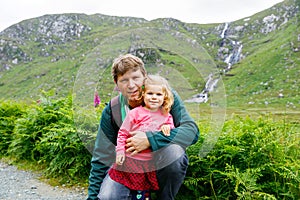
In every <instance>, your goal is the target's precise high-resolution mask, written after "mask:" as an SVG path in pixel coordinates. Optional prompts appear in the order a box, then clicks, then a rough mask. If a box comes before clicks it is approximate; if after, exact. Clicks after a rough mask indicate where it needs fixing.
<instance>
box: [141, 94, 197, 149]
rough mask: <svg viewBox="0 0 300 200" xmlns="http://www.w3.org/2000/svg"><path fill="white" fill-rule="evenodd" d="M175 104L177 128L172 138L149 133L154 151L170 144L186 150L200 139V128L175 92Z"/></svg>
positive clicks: (172, 109) (172, 113)
mask: <svg viewBox="0 0 300 200" xmlns="http://www.w3.org/2000/svg"><path fill="white" fill-rule="evenodd" d="M173 95H174V104H173V105H172V108H171V111H170V113H171V115H172V116H173V120H174V125H175V127H176V128H174V129H172V130H171V133H170V136H165V135H164V134H161V133H158V132H147V133H146V135H147V137H148V140H149V143H150V145H151V149H152V151H157V150H158V149H160V148H162V147H165V146H167V145H168V144H170V143H171V144H178V145H180V146H182V147H183V148H186V147H188V146H190V145H192V144H195V143H196V142H197V140H198V137H199V134H200V133H199V128H198V126H197V124H196V123H195V121H194V120H193V119H192V118H191V117H190V115H189V114H188V112H187V110H186V108H185V106H184V104H183V102H182V100H181V99H180V97H179V95H178V94H177V93H176V92H175V91H173Z"/></svg>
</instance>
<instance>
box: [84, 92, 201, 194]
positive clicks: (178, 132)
mask: <svg viewBox="0 0 300 200" xmlns="http://www.w3.org/2000/svg"><path fill="white" fill-rule="evenodd" d="M173 94H174V104H173V105H172V108H171V111H170V113H171V115H172V116H173V120H174V125H175V127H176V128H175V129H172V130H171V134H170V136H164V134H162V133H159V134H157V132H147V133H146V135H147V137H148V140H149V142H150V145H151V147H150V148H151V149H152V151H157V150H158V149H160V148H162V147H165V146H166V145H168V144H170V143H172V144H174V143H175V144H178V145H180V146H182V147H183V148H186V147H188V146H190V145H192V144H194V143H196V142H197V140H198V137H199V129H198V126H197V124H196V123H195V122H194V120H193V119H192V118H191V117H190V116H189V114H188V112H187V110H186V108H185V107H184V105H183V102H182V100H181V99H180V97H179V95H178V94H177V93H176V92H175V91H173ZM110 104H111V102H110V103H109V104H108V105H107V106H106V107H105V108H104V110H103V112H102V116H101V120H100V126H99V129H98V134H97V138H96V142H95V148H94V152H93V157H92V161H91V172H90V177H89V188H88V198H87V200H94V199H98V198H97V195H98V193H99V191H100V187H101V184H102V181H103V179H104V177H105V176H106V173H107V171H108V169H109V168H110V166H111V165H112V164H113V162H114V161H115V146H116V143H117V135H118V130H119V126H118V125H117V123H116V122H115V121H114V120H113V119H112V111H111V105H110Z"/></svg>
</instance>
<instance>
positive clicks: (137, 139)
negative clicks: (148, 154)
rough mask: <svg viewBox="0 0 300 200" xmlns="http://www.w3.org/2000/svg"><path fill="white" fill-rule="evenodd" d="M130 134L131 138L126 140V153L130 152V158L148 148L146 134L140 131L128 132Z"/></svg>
mask: <svg viewBox="0 0 300 200" xmlns="http://www.w3.org/2000/svg"><path fill="white" fill-rule="evenodd" d="M130 134H131V135H132V137H130V138H128V139H127V140H126V147H127V150H126V152H131V155H132V156H133V155H136V154H137V153H139V152H141V151H143V150H145V149H148V148H149V147H150V143H149V141H148V138H147V136H146V133H144V132H142V131H133V132H130Z"/></svg>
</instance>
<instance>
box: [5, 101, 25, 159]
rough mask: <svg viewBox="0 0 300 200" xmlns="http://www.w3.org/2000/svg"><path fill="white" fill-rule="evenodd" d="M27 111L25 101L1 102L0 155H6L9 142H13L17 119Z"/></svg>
mask: <svg viewBox="0 0 300 200" xmlns="http://www.w3.org/2000/svg"><path fill="white" fill-rule="evenodd" d="M26 111H27V106H26V105H25V104H24V103H17V102H12V101H2V102H1V103H0V155H2V156H3V155H6V153H7V149H8V146H9V144H10V143H11V142H12V140H13V139H14V138H13V135H12V133H13V131H14V128H15V125H16V121H17V120H18V119H19V118H22V117H23V115H24V114H25V113H26Z"/></svg>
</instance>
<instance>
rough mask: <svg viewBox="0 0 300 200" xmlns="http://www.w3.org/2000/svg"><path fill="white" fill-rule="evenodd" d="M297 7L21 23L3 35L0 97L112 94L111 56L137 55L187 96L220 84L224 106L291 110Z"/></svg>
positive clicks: (299, 31)
mask: <svg viewBox="0 0 300 200" xmlns="http://www.w3.org/2000/svg"><path fill="white" fill-rule="evenodd" d="M299 5H300V1H299V0H286V1H284V2H282V3H279V4H277V5H275V6H273V7H272V8H270V9H267V10H265V11H263V12H260V13H257V14H255V15H253V16H250V17H248V18H244V19H240V20H238V21H234V22H229V23H222V24H194V23H183V22H181V21H179V20H176V19H172V18H163V19H156V20H152V21H147V20H145V19H142V18H133V17H115V16H107V15H101V14H95V15H85V14H76V13H74V14H59V15H45V16H42V17H37V18H33V19H28V20H24V21H22V22H20V23H18V24H15V25H12V26H11V27H9V28H7V29H5V30H4V31H2V32H1V33H0V57H1V59H0V93H1V98H2V99H33V100H37V99H38V98H39V94H40V92H41V90H46V91H47V90H50V89H55V92H56V94H57V96H64V95H66V94H68V93H71V92H74V93H76V95H77V94H78V96H77V97H78V100H83V101H84V100H87V101H89V100H91V99H92V98H93V97H92V96H91V94H93V92H94V90H95V89H97V90H98V91H99V93H100V94H101V95H100V96H101V98H102V99H104V100H106V99H109V97H110V95H112V94H113V93H114V85H113V82H112V79H111V77H110V71H109V68H110V65H111V63H112V61H113V59H114V58H115V57H116V56H117V55H119V54H124V53H134V54H136V55H138V56H139V57H141V58H142V59H143V60H144V61H145V63H146V67H147V70H148V71H149V72H151V73H157V72H159V73H161V74H162V75H163V76H166V77H167V78H168V79H169V81H170V82H171V85H173V86H174V87H175V88H176V89H177V90H179V91H180V93H181V94H182V96H183V99H184V100H189V99H193V98H195V99H197V98H198V97H199V94H207V95H208V96H210V90H215V91H217V90H218V89H219V90H220V87H221V85H224V86H222V87H223V90H224V93H225V95H226V99H227V104H228V105H229V106H242V107H244V106H247V107H248V106H252V105H255V106H266V105H268V106H271V107H277V106H283V107H286V106H288V107H292V108H296V107H299V104H300V102H299V79H298V77H299V75H300V67H299V64H300V61H299V58H300V56H299V54H300V53H299V48H300V28H299V19H300V17H299ZM209 81H210V82H209ZM220 83H222V84H220ZM197 94H198V95H197ZM91 101H92V100H91Z"/></svg>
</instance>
